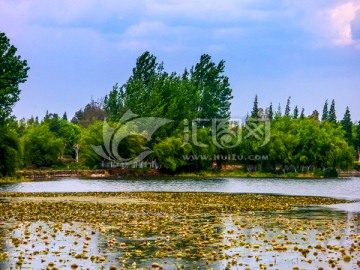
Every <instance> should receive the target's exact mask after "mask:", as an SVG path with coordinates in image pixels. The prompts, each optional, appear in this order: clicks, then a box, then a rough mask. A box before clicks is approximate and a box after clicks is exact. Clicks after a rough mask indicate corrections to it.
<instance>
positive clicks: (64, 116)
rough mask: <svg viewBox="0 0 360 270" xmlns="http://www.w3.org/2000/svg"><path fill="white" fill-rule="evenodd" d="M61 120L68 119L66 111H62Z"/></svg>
mask: <svg viewBox="0 0 360 270" xmlns="http://www.w3.org/2000/svg"><path fill="white" fill-rule="evenodd" d="M62 120H65V121H67V120H68V117H67V113H66V112H64V114H63V117H62Z"/></svg>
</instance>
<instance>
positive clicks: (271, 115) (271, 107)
mask: <svg viewBox="0 0 360 270" xmlns="http://www.w3.org/2000/svg"><path fill="white" fill-rule="evenodd" d="M268 118H269V119H270V121H271V120H273V118H274V112H273V106H272V103H270V107H269V113H268Z"/></svg>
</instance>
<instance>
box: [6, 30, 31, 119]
mask: <svg viewBox="0 0 360 270" xmlns="http://www.w3.org/2000/svg"><path fill="white" fill-rule="evenodd" d="M16 51H17V49H16V48H15V47H14V46H13V45H11V44H10V40H9V39H8V38H7V37H6V35H5V34H4V33H1V32H0V124H1V123H4V122H5V121H6V119H8V118H9V116H10V115H11V113H12V107H13V105H14V104H15V103H16V102H17V101H18V100H19V95H20V91H21V90H20V89H19V84H21V83H24V82H25V81H26V78H27V72H28V70H29V67H28V66H27V61H26V60H21V58H20V56H19V55H16Z"/></svg>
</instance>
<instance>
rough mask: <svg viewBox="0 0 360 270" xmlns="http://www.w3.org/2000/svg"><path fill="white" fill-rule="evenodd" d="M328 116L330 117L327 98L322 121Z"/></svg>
mask: <svg viewBox="0 0 360 270" xmlns="http://www.w3.org/2000/svg"><path fill="white" fill-rule="evenodd" d="M328 117H329V110H328V101H327V100H326V101H325V104H324V108H323V113H322V116H321V121H326V120H328Z"/></svg>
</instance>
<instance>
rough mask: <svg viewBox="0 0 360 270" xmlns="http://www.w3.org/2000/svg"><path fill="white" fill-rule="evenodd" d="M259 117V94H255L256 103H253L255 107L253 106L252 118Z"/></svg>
mask: <svg viewBox="0 0 360 270" xmlns="http://www.w3.org/2000/svg"><path fill="white" fill-rule="evenodd" d="M258 117H259V105H258V96H257V95H255V98H254V104H253V108H252V111H251V118H253V119H257V118H258Z"/></svg>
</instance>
